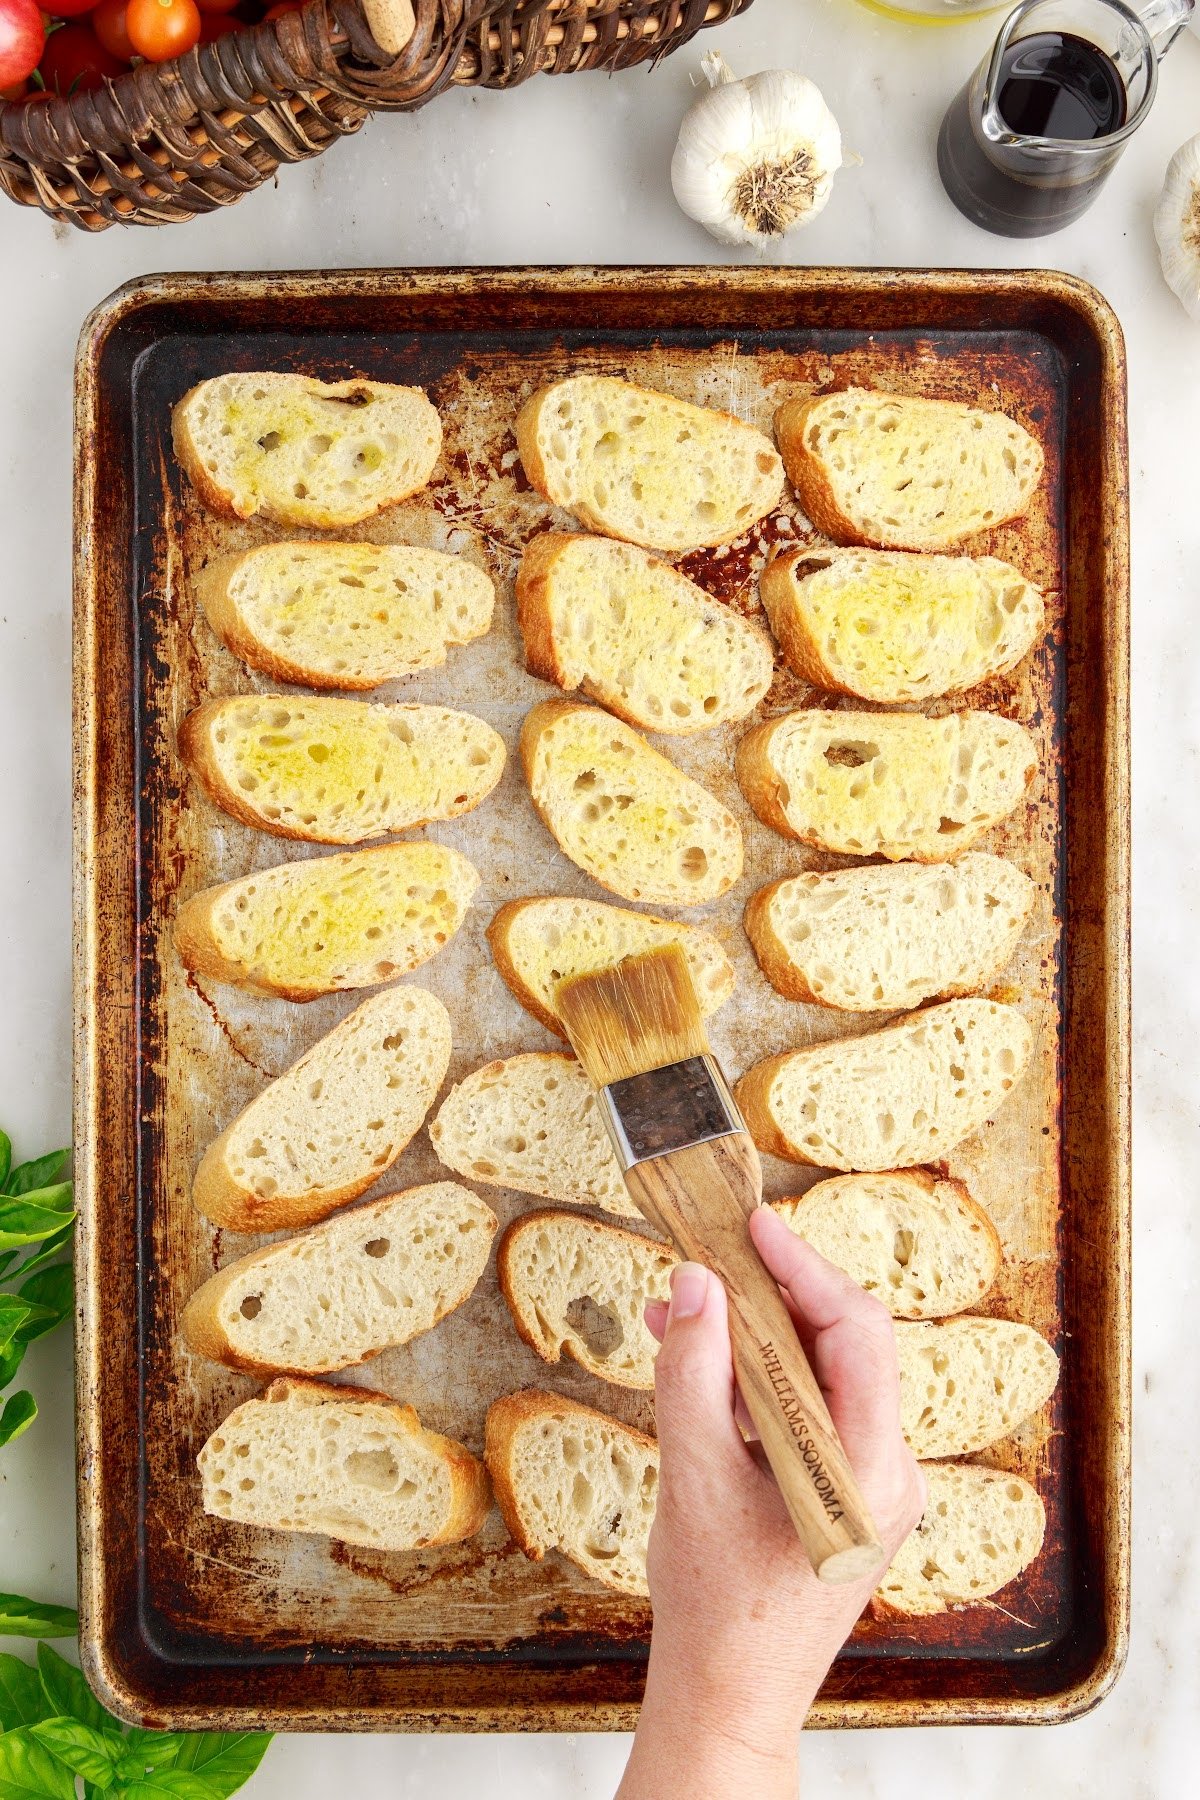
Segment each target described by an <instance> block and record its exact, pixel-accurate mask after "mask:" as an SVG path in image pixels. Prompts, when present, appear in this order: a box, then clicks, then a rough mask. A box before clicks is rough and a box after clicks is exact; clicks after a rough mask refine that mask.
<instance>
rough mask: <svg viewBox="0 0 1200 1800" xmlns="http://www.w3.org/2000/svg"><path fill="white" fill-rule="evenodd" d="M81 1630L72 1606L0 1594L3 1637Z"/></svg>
mask: <svg viewBox="0 0 1200 1800" xmlns="http://www.w3.org/2000/svg"><path fill="white" fill-rule="evenodd" d="M78 1631H79V1614H78V1613H77V1612H75V1611H74V1610H73V1609H72V1608H71V1607H69V1606H49V1605H47V1604H46V1603H45V1602H44V1601H42V1600H27V1599H26V1598H25V1596H24V1594H0V1637H28V1638H48V1637H75V1636H76V1635H77V1633H78ZM2 1791H3V1790H0V1792H2Z"/></svg>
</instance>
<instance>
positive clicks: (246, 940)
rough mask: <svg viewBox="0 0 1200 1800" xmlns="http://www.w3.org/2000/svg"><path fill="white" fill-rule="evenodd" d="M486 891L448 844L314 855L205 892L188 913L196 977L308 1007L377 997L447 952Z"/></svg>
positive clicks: (183, 923)
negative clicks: (479, 890)
mask: <svg viewBox="0 0 1200 1800" xmlns="http://www.w3.org/2000/svg"><path fill="white" fill-rule="evenodd" d="M478 885H479V875H478V872H477V871H476V869H475V867H474V865H473V864H472V863H469V862H468V861H467V859H466V857H465V856H460V855H459V853H458V851H457V850H450V849H447V848H446V847H445V846H444V845H442V844H429V843H415V844H384V845H381V846H380V847H379V848H377V849H372V850H348V851H345V852H343V853H342V854H341V855H338V856H321V857H310V858H307V859H306V860H304V861H302V862H290V863H281V864H280V865H279V866H278V867H277V868H274V869H260V870H258V871H257V872H256V873H255V874H253V875H243V876H242V877H241V878H240V879H239V880H237V881H226V882H223V883H222V884H221V885H220V886H219V887H211V888H204V889H202V890H201V892H200V893H198V894H193V896H192V898H191V899H190V900H186V901H185V902H184V904H183V905H182V906H181V907H180V909H179V913H178V915H177V917H176V920H175V945H176V948H177V949H178V951H179V954H180V956H181V957H182V958H183V961H184V963H185V964H186V965H187V967H188V968H189V969H192V970H194V971H195V972H196V973H197V974H198V975H207V976H211V977H212V979H213V980H214V981H231V982H233V983H234V984H235V985H236V986H237V987H244V988H248V989H249V990H250V992H251V993H254V994H278V995H279V996H280V997H281V998H282V999H284V1000H312V999H314V998H315V997H316V995H318V994H331V993H335V992H337V991H338V990H339V989H341V988H361V987H374V986H376V985H377V984H378V983H379V982H381V981H391V980H392V979H393V978H394V977H395V976H397V975H404V974H407V973H408V971H409V970H410V969H416V968H418V967H419V966H420V965H421V963H423V962H427V961H428V960H429V958H430V957H431V956H436V954H437V952H438V951H439V950H440V949H441V948H442V946H443V945H444V944H447V943H449V941H450V939H451V938H452V937H453V936H454V934H455V932H456V931H457V930H458V928H459V926H460V925H461V924H462V922H463V919H464V918H465V917H466V912H467V908H468V906H469V905H470V904H471V896H472V895H473V894H474V892H475V889H476V887H477V886H478Z"/></svg>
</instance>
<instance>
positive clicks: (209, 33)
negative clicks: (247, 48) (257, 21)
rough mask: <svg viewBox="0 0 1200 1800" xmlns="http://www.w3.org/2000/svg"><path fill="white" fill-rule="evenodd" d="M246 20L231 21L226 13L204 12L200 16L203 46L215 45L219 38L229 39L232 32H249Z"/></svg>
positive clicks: (200, 41) (200, 39) (199, 40)
mask: <svg viewBox="0 0 1200 1800" xmlns="http://www.w3.org/2000/svg"><path fill="white" fill-rule="evenodd" d="M249 29H250V27H249V26H248V25H247V23H246V21H245V19H230V18H228V17H227V16H226V15H225V14H224V13H214V12H202V13H201V14H200V36H199V38H198V40H197V41H198V42H199V43H201V44H215V43H216V41H217V39H218V38H223V37H228V35H229V33H230V32H231V31H249Z"/></svg>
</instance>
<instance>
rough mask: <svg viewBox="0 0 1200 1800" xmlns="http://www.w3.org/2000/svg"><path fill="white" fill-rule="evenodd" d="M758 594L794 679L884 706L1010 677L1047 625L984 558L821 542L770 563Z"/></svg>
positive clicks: (1002, 565) (1022, 586) (1020, 589)
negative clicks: (840, 546) (839, 546)
mask: <svg viewBox="0 0 1200 1800" xmlns="http://www.w3.org/2000/svg"><path fill="white" fill-rule="evenodd" d="M761 591H762V599H763V605H764V606H765V607H766V610H767V617H768V618H769V619H770V621H771V629H772V630H773V631H774V633H775V636H776V637H777V638H778V639H779V644H780V648H781V649H782V651H783V654H784V658H785V660H786V661H787V663H788V665H789V666H790V667H791V668H792V669H794V670H795V672H796V674H797V675H799V676H801V677H802V678H803V680H805V681H811V682H812V683H813V684H814V686H816V687H819V688H826V689H828V690H829V691H830V692H832V693H838V694H854V695H857V697H858V698H859V699H861V700H876V701H879V702H881V703H882V704H883V705H885V706H886V705H889V704H890V705H896V704H899V703H901V702H903V701H906V700H933V699H936V698H937V696H938V695H939V694H951V693H955V694H956V693H961V692H962V690H963V689H964V688H970V687H974V686H975V685H976V683H977V682H980V681H985V680H987V679H988V677H989V676H992V675H1003V674H1005V673H1007V671H1008V670H1009V669H1015V668H1016V666H1017V664H1018V663H1019V662H1020V661H1021V658H1022V657H1023V656H1025V655H1026V654H1027V652H1028V651H1029V650H1030V649H1031V648H1032V647H1033V645H1034V644H1035V643H1036V642H1037V640H1038V638H1039V637H1040V636H1041V634H1042V630H1043V628H1044V625H1045V618H1046V609H1045V605H1044V603H1043V601H1042V596H1041V592H1040V590H1039V589H1038V588H1036V587H1034V585H1033V583H1032V582H1031V581H1026V579H1025V577H1024V576H1023V575H1022V574H1020V573H1019V572H1018V571H1017V570H1016V569H1014V568H1013V567H1012V565H1011V563H1006V562H1001V561H1000V560H999V559H998V558H997V557H995V556H910V555H906V554H905V553H904V552H903V551H899V550H835V549H834V548H833V547H832V546H831V545H828V544H822V545H817V546H813V547H810V548H807V549H800V550H788V551H785V552H784V554H783V555H782V556H777V557H776V558H775V560H774V561H773V562H770V563H768V564H767V567H766V570H765V571H764V573H763V578H762V590H761Z"/></svg>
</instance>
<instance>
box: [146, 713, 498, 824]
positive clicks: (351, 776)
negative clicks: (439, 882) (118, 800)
mask: <svg viewBox="0 0 1200 1800" xmlns="http://www.w3.org/2000/svg"><path fill="white" fill-rule="evenodd" d="M179 751H180V755H181V756H182V757H183V760H184V762H185V763H186V764H187V765H188V768H189V769H190V770H191V772H192V774H193V775H194V776H195V777H196V779H197V781H198V782H199V783H200V785H201V787H202V788H203V789H204V791H205V793H206V794H207V795H208V797H209V799H210V800H212V801H213V802H214V803H215V804H216V805H217V806H220V807H223V808H224V810H225V811H226V812H227V813H232V814H233V816H234V818H235V819H240V820H241V821H242V823H243V824H244V825H253V826H256V827H257V828H258V830H260V831H272V832H274V833H275V834H276V836H278V837H288V838H301V839H307V840H308V842H310V843H316V844H361V843H363V842H364V841H365V840H366V839H368V838H374V837H383V836H386V835H388V834H389V833H391V832H396V831H408V830H411V829H412V827H413V826H416V825H426V824H428V823H429V822H430V820H433V819H454V818H457V817H458V815H459V814H460V813H465V812H470V810H471V808H472V807H474V806H478V805H479V802H480V801H481V800H482V799H483V798H484V797H485V796H486V795H487V794H490V793H491V791H492V789H493V788H494V787H495V785H496V783H497V782H498V781H499V779H500V777H501V775H502V774H503V773H504V756H505V751H504V740H503V738H502V737H501V736H500V734H499V733H498V732H495V731H493V730H492V728H491V726H490V725H485V724H484V722H483V720H482V719H477V718H475V717H474V716H473V715H472V714H471V713H461V712H451V710H450V708H449V707H446V706H373V705H371V704H370V703H369V702H367V701H362V700H329V699H314V698H312V697H311V696H306V697H304V698H295V697H293V696H289V695H286V694H233V695H230V696H229V697H228V698H226V699H224V700H206V701H205V702H204V704H203V705H202V706H198V707H197V708H196V710H195V711H194V712H191V713H189V714H188V716H187V718H186V719H185V720H184V721H183V724H182V725H181V726H180V727H179Z"/></svg>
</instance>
